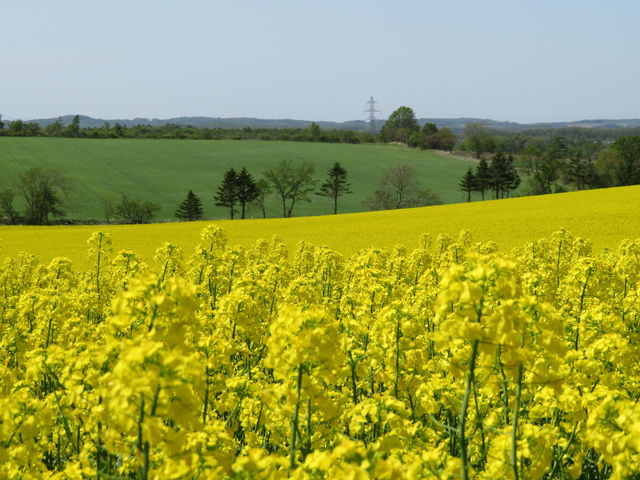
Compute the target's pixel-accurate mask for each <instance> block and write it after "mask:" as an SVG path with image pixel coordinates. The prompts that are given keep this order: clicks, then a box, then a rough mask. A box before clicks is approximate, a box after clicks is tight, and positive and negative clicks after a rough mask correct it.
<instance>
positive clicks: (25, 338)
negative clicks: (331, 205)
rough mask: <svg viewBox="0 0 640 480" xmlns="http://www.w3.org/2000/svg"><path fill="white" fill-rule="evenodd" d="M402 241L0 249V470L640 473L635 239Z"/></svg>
mask: <svg viewBox="0 0 640 480" xmlns="http://www.w3.org/2000/svg"><path fill="white" fill-rule="evenodd" d="M514 203H517V202H514ZM514 203H511V204H512V205H513V204H514ZM503 204H508V202H504V203H503ZM451 211H455V209H454V210H451ZM416 212H418V211H416ZM422 212H423V213H426V212H429V210H428V209H427V210H422ZM551 213H553V212H551ZM385 216H386V214H383V215H381V216H380V217H382V218H385ZM380 217H377V216H375V215H373V216H371V218H377V219H379V218H380ZM360 218H366V217H360ZM387 218H393V216H391V217H387ZM512 218H513V217H512ZM541 218H542V217H540V216H538V217H537V219H538V221H539V220H540V219H541ZM503 221H504V220H503ZM398 223H400V222H398ZM476 224H477V223H476ZM151 228H153V227H151ZM538 228H543V227H541V226H539V225H538ZM392 230H393V227H390V228H389V231H392ZM365 231H366V230H365ZM117 232H118V230H114V231H113V233H117ZM371 232H372V230H369V234H370V233H371ZM383 233H384V232H380V234H383ZM395 233H396V234H397V232H395ZM411 234H412V235H413V232H412V233H411ZM326 235H327V240H331V239H332V238H331V237H332V233H331V232H328V233H327V234H326ZM400 238H401V237H400ZM334 240H335V239H334ZM371 240H372V242H375V241H376V239H374V238H372V239H371ZM338 241H340V239H338ZM416 243H417V244H418V246H417V247H416V248H413V249H404V248H394V249H392V250H389V249H379V248H378V249H373V248H368V249H363V250H360V251H359V252H358V253H356V254H353V255H349V256H344V255H341V254H340V253H338V252H336V251H334V250H331V249H329V248H326V247H315V246H311V245H306V244H304V243H299V244H297V245H296V246H295V247H293V248H288V247H287V246H286V245H284V244H283V243H281V242H279V241H277V240H270V241H259V242H256V243H254V244H253V245H252V246H251V247H249V248H243V247H239V246H233V245H229V244H228V240H227V238H226V235H225V233H224V231H223V230H222V229H221V228H219V227H216V226H209V227H206V228H204V229H203V230H202V232H201V234H200V236H199V245H198V246H197V248H195V249H194V250H193V252H194V253H193V254H192V255H186V254H185V253H184V252H183V251H182V250H181V249H180V247H178V246H176V245H173V244H171V243H164V244H163V245H162V246H161V247H160V248H158V249H157V251H156V253H155V255H153V257H152V258H149V260H148V262H142V261H141V259H140V257H139V256H138V255H136V254H135V253H131V252H116V251H114V248H113V245H112V239H111V237H110V235H109V234H108V233H103V232H98V233H95V234H93V235H92V236H91V238H90V239H89V241H88V242H85V248H86V249H87V253H88V256H87V257H88V259H89V260H88V262H87V266H86V267H85V268H82V269H76V268H75V267H74V266H73V265H72V264H71V263H70V262H69V261H68V260H67V259H65V258H61V257H57V258H54V259H53V260H52V261H51V262H47V263H45V264H39V263H37V261H36V260H35V259H34V257H33V256H29V255H18V256H15V257H9V258H6V259H4V260H3V261H2V262H1V263H0V478H2V479H16V480H18V479H20V480H36V479H43V478H47V479H52V480H86V479H97V480H100V479H102V480H115V479H118V480H125V479H128V480H178V479H222V480H250V479H251V480H252V479H263V480H278V479H282V480H285V479H300V480H302V479H304V480H318V479H322V480H333V479H353V480H360V479H361V480H366V479H383V480H414V479H425V480H426V479H428V480H445V479H446V480H459V479H462V480H470V479H478V480H496V479H513V480H520V479H522V480H525V479H545V480H569V479H578V478H579V479H581V480H604V479H611V480H623V479H637V478H638V472H640V403H639V400H640V328H639V321H640V241H624V242H622V243H621V245H620V247H619V248H616V249H615V250H614V251H609V252H600V253H595V252H594V251H593V249H592V247H591V245H590V243H589V241H588V240H586V239H583V238H580V237H576V236H573V235H571V234H569V233H567V232H566V231H558V232H555V233H553V234H552V235H550V236H548V237H546V238H542V239H537V240H535V241H532V242H528V243H526V244H523V245H521V246H520V247H519V248H517V249H514V251H513V252H512V253H511V254H504V253H500V252H498V251H497V250H496V247H495V245H494V244H478V243H475V241H473V240H472V239H471V238H470V235H469V234H467V233H463V234H461V235H459V236H458V237H456V238H452V237H449V236H446V235H438V236H430V235H422V236H421V237H420V239H419V242H416Z"/></svg>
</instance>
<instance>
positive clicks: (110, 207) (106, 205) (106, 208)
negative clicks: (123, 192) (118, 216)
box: [100, 193, 116, 223]
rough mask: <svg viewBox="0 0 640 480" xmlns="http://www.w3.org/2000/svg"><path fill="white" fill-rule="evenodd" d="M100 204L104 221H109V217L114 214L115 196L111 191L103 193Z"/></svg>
mask: <svg viewBox="0 0 640 480" xmlns="http://www.w3.org/2000/svg"><path fill="white" fill-rule="evenodd" d="M100 206H101V207H102V213H103V214H104V220H105V222H107V223H111V219H112V218H113V217H114V214H115V208H116V196H115V195H114V194H113V193H107V194H106V195H103V196H102V197H100Z"/></svg>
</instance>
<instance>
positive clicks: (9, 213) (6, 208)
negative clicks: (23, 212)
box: [0, 190, 19, 225]
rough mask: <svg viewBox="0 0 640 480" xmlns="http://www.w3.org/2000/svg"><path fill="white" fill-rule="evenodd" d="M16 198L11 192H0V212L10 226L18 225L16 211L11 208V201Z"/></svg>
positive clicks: (14, 193)
mask: <svg viewBox="0 0 640 480" xmlns="http://www.w3.org/2000/svg"><path fill="white" fill-rule="evenodd" d="M15 196H16V192H14V191H13V190H3V191H2V192H0V212H2V214H3V215H5V216H6V217H7V218H8V219H9V221H10V222H11V225H15V224H16V223H18V217H19V215H18V211H17V210H16V209H15V207H14V206H13V199H14V198H15Z"/></svg>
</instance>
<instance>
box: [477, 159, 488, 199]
mask: <svg viewBox="0 0 640 480" xmlns="http://www.w3.org/2000/svg"><path fill="white" fill-rule="evenodd" d="M475 177H476V178H475V180H476V186H475V191H476V192H479V193H480V196H481V197H482V200H484V192H486V191H487V190H489V189H490V188H491V169H490V168H489V164H488V163H487V161H486V160H485V159H484V158H481V159H480V163H478V166H477V167H476V173H475Z"/></svg>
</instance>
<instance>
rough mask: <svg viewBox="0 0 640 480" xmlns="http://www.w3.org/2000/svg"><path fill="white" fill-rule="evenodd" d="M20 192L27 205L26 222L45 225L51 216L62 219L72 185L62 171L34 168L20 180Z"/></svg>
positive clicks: (23, 174) (26, 172)
mask: <svg viewBox="0 0 640 480" xmlns="http://www.w3.org/2000/svg"><path fill="white" fill-rule="evenodd" d="M18 190H19V192H20V194H21V195H22V197H23V198H24V202H25V205H26V210H25V215H24V216H25V221H26V222H27V223H29V224H31V225H45V224H47V223H49V219H50V217H51V216H54V217H62V216H63V215H64V211H63V210H62V205H63V202H64V200H65V199H66V198H67V197H68V194H69V192H70V184H69V180H68V178H67V177H66V175H65V174H64V173H63V172H62V170H58V169H55V168H45V167H34V168H30V169H29V170H26V171H24V172H23V173H22V174H21V175H20V178H19V179H18Z"/></svg>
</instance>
